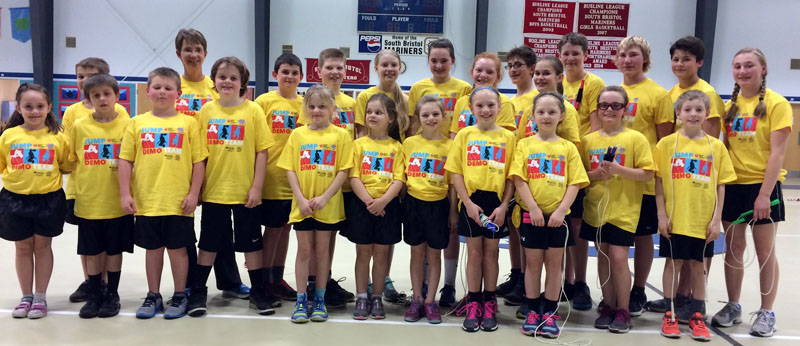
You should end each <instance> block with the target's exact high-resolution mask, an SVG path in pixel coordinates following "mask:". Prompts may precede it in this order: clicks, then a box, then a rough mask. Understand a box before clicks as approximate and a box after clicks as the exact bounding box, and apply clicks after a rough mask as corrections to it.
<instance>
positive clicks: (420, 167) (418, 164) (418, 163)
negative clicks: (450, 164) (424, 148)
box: [407, 151, 447, 180]
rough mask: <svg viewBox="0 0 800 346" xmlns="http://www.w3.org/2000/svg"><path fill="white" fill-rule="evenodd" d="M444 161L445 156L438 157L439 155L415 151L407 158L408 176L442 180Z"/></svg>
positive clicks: (445, 159)
mask: <svg viewBox="0 0 800 346" xmlns="http://www.w3.org/2000/svg"><path fill="white" fill-rule="evenodd" d="M446 161H447V156H441V157H439V155H431V154H430V153H425V152H416V151H415V152H413V153H411V156H410V157H409V158H408V173H407V174H408V177H409V178H411V177H422V178H429V179H431V180H444V174H445V170H444V163H445V162H446Z"/></svg>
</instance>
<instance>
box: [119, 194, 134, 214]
mask: <svg viewBox="0 0 800 346" xmlns="http://www.w3.org/2000/svg"><path fill="white" fill-rule="evenodd" d="M120 201H121V202H122V210H123V211H125V213H126V214H136V203H134V202H133V197H131V195H127V196H122V198H121V199H120Z"/></svg>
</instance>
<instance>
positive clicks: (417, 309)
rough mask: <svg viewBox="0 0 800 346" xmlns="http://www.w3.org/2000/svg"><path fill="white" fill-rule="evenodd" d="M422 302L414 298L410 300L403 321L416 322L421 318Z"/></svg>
mask: <svg viewBox="0 0 800 346" xmlns="http://www.w3.org/2000/svg"><path fill="white" fill-rule="evenodd" d="M422 309H423V308H422V303H420V302H419V301H418V300H414V301H413V302H411V306H409V307H408V310H406V314H405V318H404V319H405V321H406V322H417V321H419V320H420V319H421V318H422V313H423V310H422Z"/></svg>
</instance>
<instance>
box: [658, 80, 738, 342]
mask: <svg viewBox="0 0 800 346" xmlns="http://www.w3.org/2000/svg"><path fill="white" fill-rule="evenodd" d="M675 109H676V113H677V116H678V119H680V120H681V121H682V122H683V127H682V128H681V130H680V131H678V132H676V133H673V134H671V135H669V136H667V137H664V138H662V139H661V140H660V141H659V142H658V144H656V148H655V149H654V150H653V160H654V161H655V166H656V205H657V207H658V224H659V227H658V229H659V232H660V233H661V238H660V241H659V244H660V245H661V246H660V250H659V255H660V256H661V257H666V258H667V260H666V262H665V263H664V274H663V281H662V282H663V284H664V304H665V306H666V309H665V310H666V313H665V315H664V319H663V322H662V324H661V335H664V336H666V337H668V338H677V337H680V335H681V332H680V330H679V329H678V317H677V316H676V309H675V306H674V305H673V304H672V302H673V299H674V298H675V276H676V275H677V274H678V273H679V272H682V273H684V275H685V273H686V270H683V271H682V268H683V267H688V268H689V270H688V275H689V276H687V277H684V278H683V279H682V280H683V281H685V282H689V283H691V285H692V286H693V287H692V290H691V296H690V297H688V296H687V299H688V302H685V305H686V307H685V308H684V310H686V311H687V315H688V316H689V317H688V318H687V321H686V322H689V327H690V328H691V334H690V336H691V337H692V338H693V339H698V340H709V339H710V338H711V335H710V334H709V333H708V329H707V328H706V325H705V318H704V316H703V314H704V312H705V301H704V299H705V268H706V267H705V265H704V263H703V262H704V258H706V257H708V258H710V257H711V256H713V254H714V240H716V238H718V237H719V234H720V221H721V218H722V204H723V203H722V201H724V199H725V184H727V183H730V182H733V181H734V180H736V174H735V173H734V171H733V165H732V164H731V161H730V158H729V157H728V150H727V149H726V148H725V145H724V144H723V143H722V142H721V141H720V140H718V139H717V138H716V137H714V136H711V135H708V134H706V133H705V132H704V131H703V128H702V127H703V125H704V124H705V123H706V122H705V120H706V119H707V118H708V113H709V110H710V101H709V99H708V96H706V94H705V93H703V92H702V91H699V90H690V91H687V92H686V93H684V94H683V95H681V96H680V97H678V99H677V101H676V103H675Z"/></svg>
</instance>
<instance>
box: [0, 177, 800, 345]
mask: <svg viewBox="0 0 800 346" xmlns="http://www.w3.org/2000/svg"><path fill="white" fill-rule="evenodd" d="M799 185H800V179H797V178H795V179H788V180H787V181H786V182H785V185H784V187H785V188H784V195H785V196H784V198H785V199H786V200H787V201H786V214H787V215H788V220H787V221H786V222H783V223H781V224H780V226H779V227H778V237H777V241H776V253H777V254H778V255H779V256H780V257H779V258H780V263H781V265H782V268H781V269H782V272H783V275H782V276H781V280H780V285H779V286H778V290H779V293H778V301H777V303H776V305H775V307H774V309H775V314H776V316H777V322H778V323H777V328H778V331H777V332H776V334H775V336H774V337H772V338H756V337H752V336H750V335H749V334H748V332H749V328H750V323H749V322H750V319H749V317H750V316H749V313H750V312H753V311H756V310H758V308H759V294H760V293H759V291H758V284H757V280H758V264H757V261H755V263H754V264H752V265H750V266H749V267H748V268H747V269H746V272H745V283H744V286H743V291H742V299H741V304H742V307H743V320H744V323H742V324H740V325H738V326H735V327H732V328H726V329H723V330H722V332H724V333H726V334H725V335H718V334H716V333H713V334H712V335H713V336H712V340H711V342H710V343H709V344H711V345H728V344H731V345H797V344H800V315H798V317H795V316H794V315H792V314H793V313H794V312H796V311H795V310H794V309H798V308H800V298H799V297H800V296H798V295H795V294H794V293H792V292H793V291H792V290H793V289H797V287H800V276H794V275H792V274H793V272H794V270H792V269H791V266H792V265H793V264H795V263H796V262H795V261H798V262H800V253H795V252H794V250H796V249H797V248H798V247H800V234H797V233H796V232H794V231H792V230H796V229H798V228H800V219H798V218H797V215H800V186H799ZM199 213H202V208H200V209H199V210H198V214H199ZM195 223H196V229H197V231H198V233H199V229H200V218H199V215H198V217H196V218H195ZM76 244H77V227H75V226H72V225H68V224H67V225H66V226H65V229H64V233H63V234H62V235H60V236H58V237H57V238H55V239H54V241H53V252H54V257H55V268H54V270H53V276H52V279H51V281H50V287H49V289H48V292H47V293H48V295H47V298H48V299H47V301H48V305H49V306H48V309H49V316H47V317H45V318H43V319H40V320H27V319H19V320H18V319H13V318H11V316H10V315H11V309H13V307H14V306H16V304H17V303H18V301H19V298H20V296H21V295H20V291H19V285H18V283H17V280H16V277H15V271H14V245H13V244H12V243H11V242H7V241H1V242H0V253H2V255H0V273H3V278H4V279H3V280H2V281H0V321H2V323H0V344H3V345H17V344H19V345H32V344H39V345H48V344H60V345H69V344H80V345H108V344H109V343H116V344H121V345H127V344H145V345H158V344H165V345H184V344H185V345H188V344H194V345H197V344H229V345H251V344H267V343H268V344H270V345H310V344H315V345H322V344H325V345H331V346H333V345H359V344H364V343H369V344H372V345H433V344H441V345H447V344H456V345H486V344H492V343H495V342H498V341H499V340H502V341H503V343H504V344H509V345H523V344H535V343H536V341H535V340H534V338H532V337H527V336H524V335H522V334H520V332H519V329H520V327H521V325H522V321H521V320H517V319H516V318H515V317H514V312H515V311H516V307H510V306H505V305H503V304H502V302H501V304H500V315H499V318H498V320H499V322H500V326H501V327H500V329H498V330H497V331H495V332H493V333H487V332H477V333H472V334H469V333H465V332H463V331H462V330H461V328H460V326H461V322H462V321H463V318H460V317H455V316H446V317H444V322H443V323H442V324H440V325H429V324H427V323H426V322H425V320H424V319H423V320H422V321H420V322H417V323H407V322H404V321H403V313H404V312H405V308H404V307H400V306H395V305H391V304H386V314H387V319H385V320H382V321H376V320H367V321H356V320H353V319H352V317H351V313H352V309H353V304H352V303H351V304H349V305H348V307H347V309H346V310H338V311H336V310H331V311H329V312H330V320H328V322H325V323H313V322H310V323H308V324H305V325H295V324H293V323H291V322H289V314H290V313H291V311H292V309H293V307H294V304H292V303H291V302H284V304H283V307H282V308H279V309H277V313H276V314H275V315H272V316H259V315H257V314H256V313H255V312H254V311H253V310H249V309H248V308H247V306H248V303H247V301H246V300H235V299H226V298H222V296H221V293H220V292H219V291H217V290H216V289H214V288H211V289H209V302H208V315H206V316H205V317H202V318H191V317H188V316H187V317H184V318H181V319H178V320H173V321H167V320H164V319H163V318H161V316H157V317H156V318H153V319H150V320H138V319H136V318H135V317H134V314H135V311H136V309H137V308H138V307H139V305H140V304H141V302H142V300H143V298H144V296H145V294H146V292H147V284H146V280H145V271H144V251H143V250H142V249H140V248H136V249H135V253H134V254H133V255H130V254H125V259H124V264H123V270H122V283H121V285H120V286H121V287H120V289H119V293H120V296H121V298H122V313H121V314H120V316H117V317H113V318H108V319H92V320H83V319H80V318H79V317H78V316H77V315H78V310H79V309H80V307H81V306H82V303H70V302H69V300H68V299H67V297H68V296H69V294H70V293H71V292H72V291H73V290H74V289H75V288H76V287H77V285H78V284H79V283H80V282H81V281H82V280H83V277H82V273H81V269H80V268H81V266H80V260H79V258H78V256H77V255H76V254H75V249H76ZM748 245H749V251H748V252H747V253H746V257H747V256H749V258H746V259H753V258H754V257H755V252H754V251H753V248H752V241H751V238H750V237H749V236H748ZM294 254H295V240H294V238H292V241H291V243H290V249H289V256H288V258H289V259H288V260H287V267H286V268H287V269H286V274H285V275H286V277H285V279H286V281H287V282H289V283H290V284H291V285H292V286H294V281H295V280H294V274H293V271H292V266H293V264H294ZM409 256H410V254H409V251H408V247H407V246H406V245H404V244H403V243H401V244H399V245H398V246H397V249H396V251H395V256H394V262H393V263H394V266H393V268H392V278H393V279H394V280H395V287H396V288H397V289H398V290H399V291H404V292H406V293H409V294H410V293H411V282H410V277H409V273H408V263H409ZM722 258H723V257H722V255H717V256H715V259H714V261H713V265H712V269H711V273H710V279H709V282H708V295H707V311H708V313H709V314H710V315H713V314H714V313H716V312H717V311H718V310H719V309H720V308H721V307H722V306H723V303H720V302H719V301H724V300H726V297H727V296H726V290H725V282H724V278H723V265H724V261H723V260H722ZM237 260H238V263H239V265H240V272H241V276H242V278H244V279H245V283H247V272H246V269H245V268H244V267H243V264H244V258H243V257H242V255H241V254H237ZM354 260H355V247H354V246H353V244H351V243H350V242H348V241H347V240H346V239H344V238H342V237H339V238H338V242H337V248H336V256H335V258H334V263H333V273H334V278H338V277H347V280H346V281H343V282H342V283H341V284H342V286H343V287H344V288H346V289H348V290H350V291H354V289H355V278H354V276H353V263H354ZM165 262H166V261H165ZM462 263H463V262H462ZM663 264H664V260H663V259H656V260H655V262H654V263H653V269H652V271H651V273H650V279H649V281H648V283H649V287H648V289H647V291H646V292H647V295H648V299H656V298H658V297H659V293H660V291H661V273H662V269H663ZM463 268H464V267H463V265H462V264H459V272H460V273H459V276H458V278H457V286H458V287H457V290H458V293H457V295H458V296H459V297H460V296H461V295H462V294H463V293H464V291H465V290H464V286H463V284H462V283H464V282H465V281H464V280H465V278H464V276H463V275H464V272H463ZM589 268H590V270H589V277H588V281H589V286H590V288H591V290H592V298H593V299H594V300H595V303H597V301H598V300H599V299H600V290H599V288H598V287H599V286H598V284H597V277H596V275H597V271H596V269H594V268H596V258H595V257H590V259H589ZM631 268H633V266H632V263H631ZM508 271H509V264H508V255H507V254H506V252H505V250H503V251H501V253H500V272H501V273H507V272H508ZM213 280H214V276H213V275H212V276H211V278H210V281H213ZM500 281H501V282H502V281H504V278H502V277H501V278H500ZM208 285H209V287H215V285H214V283H213V282H209V284H208ZM161 288H162V295H164V298H165V300H166V299H167V297H168V296H169V295H171V294H172V278H171V274H170V270H169V265H168V262H167V263H165V268H164V273H163V278H162V285H161ZM656 289H657V290H656ZM560 309H561V312H566V309H568V305H567V304H561V305H560ZM445 312H446V311H443V314H444V313H445ZM564 315H565V314H564ZM661 317H662V314H658V313H649V312H645V313H644V314H643V315H642V316H641V317H637V318H634V319H633V328H632V330H631V332H630V333H628V334H625V335H614V334H610V333H608V332H605V331H601V330H597V329H594V328H593V327H592V325H593V321H594V319H595V318H596V312H595V311H572V313H571V314H570V316H569V318H568V320H566V326H565V327H564V328H563V330H562V335H561V338H560V342H561V343H571V344H575V345H578V344H579V345H587V344H588V343H591V344H592V345H610V344H615V343H619V342H625V343H629V344H647V345H652V346H655V345H675V344H677V343H694V342H695V341H693V340H691V339H690V338H689V337H688V336H687V333H688V326H683V325H682V326H681V330H682V331H683V332H684V335H683V336H682V337H681V339H679V340H671V339H666V338H664V337H662V336H661V335H660V334H659V333H660V326H661ZM563 322H565V320H563V319H562V320H561V321H560V323H563ZM793 326H794V327H793ZM539 340H542V339H539ZM545 342H553V341H546V340H545Z"/></svg>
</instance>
